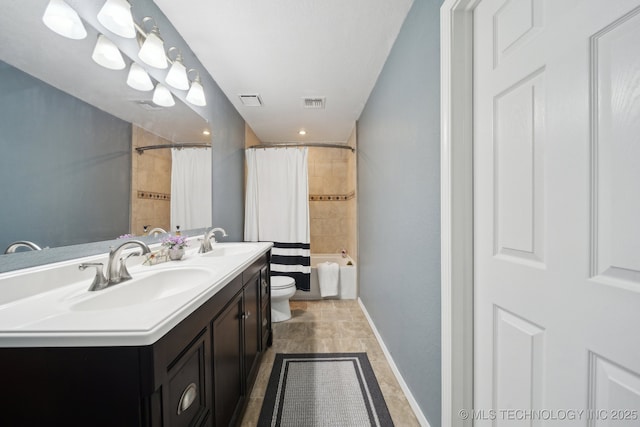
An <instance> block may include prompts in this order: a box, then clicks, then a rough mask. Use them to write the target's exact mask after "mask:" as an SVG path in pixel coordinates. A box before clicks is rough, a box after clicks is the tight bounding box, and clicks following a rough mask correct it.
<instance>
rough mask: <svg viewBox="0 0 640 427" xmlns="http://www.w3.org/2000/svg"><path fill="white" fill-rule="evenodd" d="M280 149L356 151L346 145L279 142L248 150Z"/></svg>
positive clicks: (259, 145) (260, 145)
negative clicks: (316, 148) (319, 148)
mask: <svg viewBox="0 0 640 427" xmlns="http://www.w3.org/2000/svg"><path fill="white" fill-rule="evenodd" d="M278 147H321V148H342V149H344V150H351V152H352V153H353V152H355V151H356V149H355V148H353V147H351V146H349V145H344V144H323V143H321V142H278V143H271V144H258V145H254V146H252V147H247V149H254V148H278Z"/></svg>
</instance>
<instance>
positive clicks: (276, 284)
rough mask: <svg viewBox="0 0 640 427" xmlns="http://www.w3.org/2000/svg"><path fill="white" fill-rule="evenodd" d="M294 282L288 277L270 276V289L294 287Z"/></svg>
mask: <svg viewBox="0 0 640 427" xmlns="http://www.w3.org/2000/svg"><path fill="white" fill-rule="evenodd" d="M295 285H296V281H295V280H294V279H293V277H288V276H271V289H282V288H289V287H291V286H295Z"/></svg>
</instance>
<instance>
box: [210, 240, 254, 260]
mask: <svg viewBox="0 0 640 427" xmlns="http://www.w3.org/2000/svg"><path fill="white" fill-rule="evenodd" d="M256 248H257V246H256V245H254V244H251V243H239V244H225V243H222V244H215V245H213V249H211V250H210V251H209V252H207V253H205V254H202V256H204V257H223V256H233V255H242V254H246V253H249V252H253V251H255V250H256Z"/></svg>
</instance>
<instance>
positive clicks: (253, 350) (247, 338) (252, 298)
mask: <svg viewBox="0 0 640 427" xmlns="http://www.w3.org/2000/svg"><path fill="white" fill-rule="evenodd" d="M259 310H260V272H257V273H256V274H255V275H254V276H252V277H251V278H250V279H249V281H248V282H247V283H246V284H245V287H244V314H243V316H242V317H243V319H244V367H245V381H246V382H245V384H246V390H247V391H246V392H245V393H248V389H249V388H250V387H249V386H250V385H251V384H252V382H253V379H254V378H255V375H256V374H257V370H258V361H259V357H258V356H259V354H260V339H261V335H262V333H261V330H262V323H261V318H260V311H259Z"/></svg>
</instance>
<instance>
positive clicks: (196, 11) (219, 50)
mask: <svg viewBox="0 0 640 427" xmlns="http://www.w3.org/2000/svg"><path fill="white" fill-rule="evenodd" d="M154 1H155V3H156V4H157V5H158V6H159V7H160V9H162V11H163V12H164V14H165V15H166V16H167V17H168V18H169V20H170V21H171V22H172V24H173V25H174V26H175V27H176V29H177V30H178V32H180V34H181V35H182V36H183V38H184V39H185V41H186V42H187V44H189V46H190V47H191V49H192V50H193V52H194V53H195V54H196V55H197V56H198V58H199V59H200V61H201V62H202V64H203V65H204V66H205V68H206V69H207V71H208V72H209V73H210V74H211V76H212V77H213V79H214V80H215V81H216V82H217V83H218V85H220V87H221V89H222V91H223V92H224V93H225V94H226V95H227V97H228V98H229V99H230V100H231V102H232V103H233V105H235V107H236V108H237V109H238V111H239V112H240V114H241V115H242V117H243V118H244V119H245V121H246V122H247V123H248V124H249V126H251V128H252V129H253V130H254V132H255V133H256V135H257V136H258V138H259V139H260V140H261V141H262V142H292V141H307V142H327V143H343V142H346V141H347V139H348V138H349V135H350V134H351V131H352V130H353V128H354V125H355V122H356V120H357V119H358V117H359V116H360V113H361V112H362V109H363V108H364V105H365V103H366V101H367V99H368V97H369V94H370V93H371V90H372V89H373V87H374V85H375V82H376V80H377V78H378V75H379V73H380V71H381V69H382V67H383V65H384V62H385V61H386V58H387V56H388V54H389V51H390V49H391V47H392V45H393V43H394V41H395V39H396V37H397V35H398V32H399V31H400V27H401V26H402V23H403V22H404V19H405V17H406V15H407V13H408V11H409V9H410V7H411V5H412V3H413V0H234V1H229V0H182V1H175V0H154ZM241 94H259V95H260V97H261V99H262V102H263V106H262V107H247V106H244V105H242V103H241V102H240V99H239V97H238V95H241ZM304 97H326V106H325V109H323V110H317V109H316V110H309V109H304V108H303V107H302V98H304ZM300 129H304V130H306V132H307V134H306V135H305V136H300V135H298V131H299V130H300Z"/></svg>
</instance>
